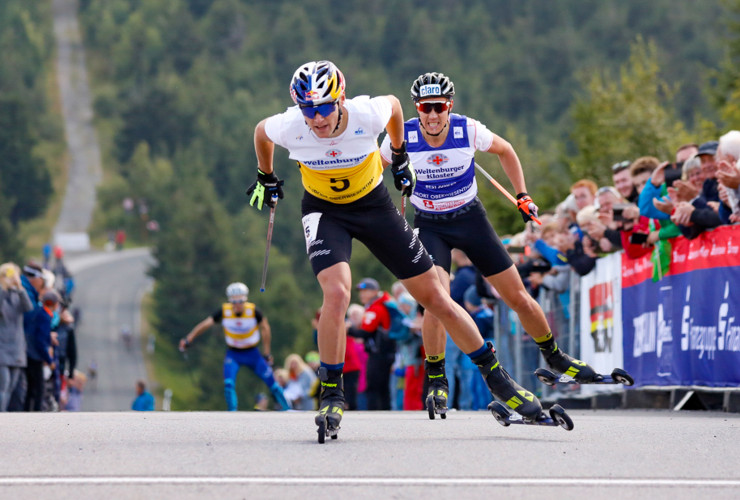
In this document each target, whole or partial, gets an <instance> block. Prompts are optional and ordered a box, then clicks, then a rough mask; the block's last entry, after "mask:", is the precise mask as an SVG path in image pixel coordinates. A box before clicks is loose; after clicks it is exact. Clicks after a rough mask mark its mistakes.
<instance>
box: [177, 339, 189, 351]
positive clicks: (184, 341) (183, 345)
mask: <svg viewBox="0 0 740 500" xmlns="http://www.w3.org/2000/svg"><path fill="white" fill-rule="evenodd" d="M188 347H190V341H189V340H188V338H187V337H183V338H182V339H181V340H180V346H179V348H180V352H185V351H187V349H188Z"/></svg>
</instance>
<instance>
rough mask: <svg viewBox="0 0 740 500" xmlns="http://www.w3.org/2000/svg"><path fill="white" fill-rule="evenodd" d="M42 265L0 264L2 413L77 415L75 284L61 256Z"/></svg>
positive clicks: (80, 381) (79, 377) (80, 376)
mask: <svg viewBox="0 0 740 500" xmlns="http://www.w3.org/2000/svg"><path fill="white" fill-rule="evenodd" d="M53 253H54V261H53V264H52V262H51V248H47V249H45V252H44V265H41V264H38V263H37V262H34V261H29V262H27V263H26V264H25V265H24V266H23V267H20V266H18V265H16V264H15V263H13V262H6V263H4V264H2V265H0V411H2V412H4V411H60V410H69V411H78V410H79V409H80V404H81V398H82V391H83V389H84V385H85V379H86V376H85V374H84V373H82V372H80V371H79V370H76V369H75V366H76V364H77V344H76V337H75V322H76V318H75V314H73V310H72V309H71V308H70V304H71V300H72V292H73V289H74V280H73V278H72V276H71V274H70V273H69V272H68V270H67V268H66V266H65V264H64V259H63V257H64V252H63V251H62V249H61V248H58V247H57V248H54V249H53Z"/></svg>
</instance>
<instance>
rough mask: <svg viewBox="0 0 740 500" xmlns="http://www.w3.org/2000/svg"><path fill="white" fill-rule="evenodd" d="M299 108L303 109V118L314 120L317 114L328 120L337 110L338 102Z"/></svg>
mask: <svg viewBox="0 0 740 500" xmlns="http://www.w3.org/2000/svg"><path fill="white" fill-rule="evenodd" d="M299 107H300V108H301V113H303V116H305V117H306V118H309V119H313V118H314V117H315V116H316V113H318V114H320V115H321V116H323V117H324V118H326V117H327V116H329V115H330V114H332V113H333V112H334V110H336V109H337V101H332V102H326V103H324V104H319V105H318V106H299Z"/></svg>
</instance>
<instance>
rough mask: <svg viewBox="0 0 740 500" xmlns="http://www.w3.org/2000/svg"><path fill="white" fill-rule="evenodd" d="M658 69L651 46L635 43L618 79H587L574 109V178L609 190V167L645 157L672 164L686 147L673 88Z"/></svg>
mask: <svg viewBox="0 0 740 500" xmlns="http://www.w3.org/2000/svg"><path fill="white" fill-rule="evenodd" d="M659 69H660V68H659V65H658V56H657V49H656V47H655V44H654V43H652V42H644V41H643V40H642V39H641V38H638V39H637V41H636V42H634V44H633V45H632V51H631V55H630V59H629V62H628V63H627V64H625V65H624V66H622V68H621V69H620V71H619V75H618V76H613V75H611V74H610V73H609V72H608V71H603V72H598V73H594V74H592V75H591V76H590V77H588V78H587V81H585V82H584V87H585V88H586V90H587V94H586V96H584V97H581V98H578V99H577V100H576V101H575V103H574V105H573V122H574V125H573V131H572V134H571V140H572V141H573V143H574V145H575V147H576V148H577V151H578V152H577V154H576V155H574V156H572V157H570V158H569V164H570V169H571V172H572V175H573V178H576V179H577V178H589V179H593V180H595V181H596V182H597V183H600V184H610V183H611V172H610V170H609V168H608V167H609V165H612V164H613V163H615V162H617V161H622V160H625V159H635V158H637V157H639V156H644V155H653V156H657V157H658V158H661V159H665V160H671V159H673V153H674V151H675V150H676V148H677V147H678V146H679V145H681V144H683V143H685V142H690V136H689V134H688V133H687V132H686V130H685V126H684V124H683V123H682V122H681V121H680V120H678V119H677V117H676V114H675V112H674V109H675V107H674V106H673V103H674V98H675V95H676V91H677V88H676V86H675V85H673V86H671V85H669V84H667V83H665V82H663V81H662V80H661V79H660V78H659Z"/></svg>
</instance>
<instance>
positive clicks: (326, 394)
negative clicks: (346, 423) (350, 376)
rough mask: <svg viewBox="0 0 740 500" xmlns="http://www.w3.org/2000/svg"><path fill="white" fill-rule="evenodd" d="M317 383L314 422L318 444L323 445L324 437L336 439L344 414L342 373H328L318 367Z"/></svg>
mask: <svg viewBox="0 0 740 500" xmlns="http://www.w3.org/2000/svg"><path fill="white" fill-rule="evenodd" d="M318 375H319V381H320V382H321V395H320V396H319V413H318V415H316V418H315V419H314V421H315V422H316V425H318V426H319V428H318V433H319V443H323V442H324V440H325V439H326V436H330V437H331V438H332V439H337V437H338V436H337V433H338V432H339V423H340V422H341V421H342V414H343V413H344V383H343V379H342V372H340V371H329V370H327V369H326V368H324V367H323V366H322V367H319V370H318Z"/></svg>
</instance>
